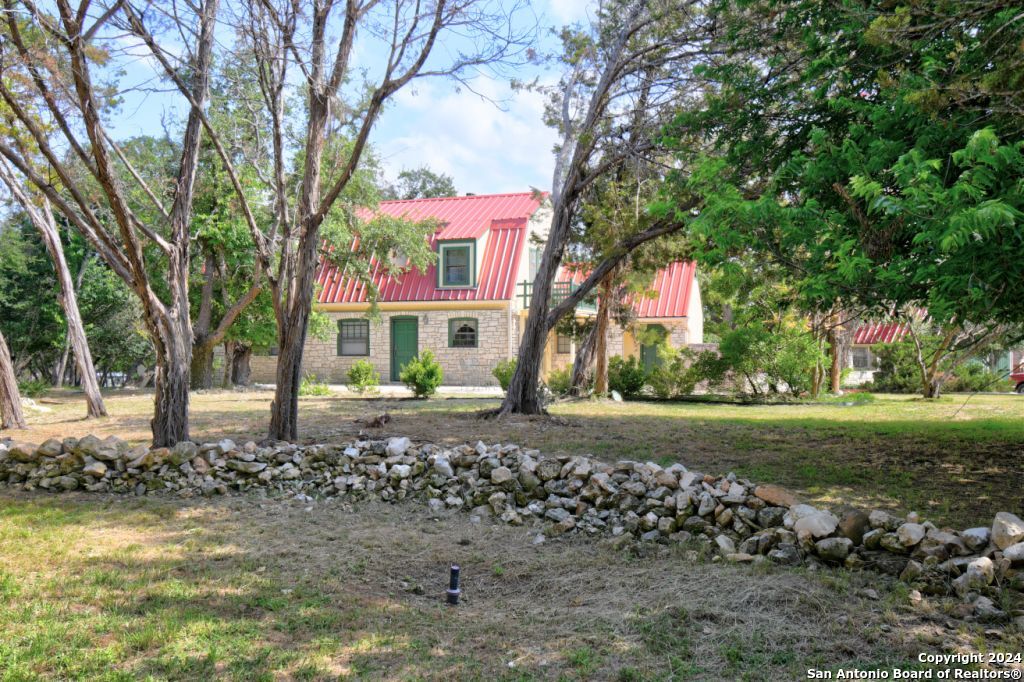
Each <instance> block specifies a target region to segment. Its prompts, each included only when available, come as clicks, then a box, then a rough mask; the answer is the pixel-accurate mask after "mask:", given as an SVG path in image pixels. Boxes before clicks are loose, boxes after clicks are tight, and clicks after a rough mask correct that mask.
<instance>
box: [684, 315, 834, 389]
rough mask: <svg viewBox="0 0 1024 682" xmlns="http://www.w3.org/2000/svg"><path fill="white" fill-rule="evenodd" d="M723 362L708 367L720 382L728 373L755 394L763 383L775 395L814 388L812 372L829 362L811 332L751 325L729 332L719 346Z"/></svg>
mask: <svg viewBox="0 0 1024 682" xmlns="http://www.w3.org/2000/svg"><path fill="white" fill-rule="evenodd" d="M719 352H720V354H721V355H720V358H719V360H718V361H717V362H710V361H708V362H707V364H706V365H704V367H706V371H707V373H708V376H707V377H705V378H708V379H714V380H716V382H720V381H722V380H723V379H724V377H725V375H726V374H728V373H732V374H735V375H736V376H737V377H742V378H743V379H745V382H746V385H747V386H749V387H750V389H751V390H752V391H753V392H754V393H755V394H760V393H762V392H763V390H762V383H763V384H766V385H767V389H768V391H770V392H772V393H790V394H792V395H799V394H800V393H802V392H804V391H807V390H808V389H809V388H810V387H811V380H812V372H813V371H814V369H815V367H817V366H818V364H819V363H823V362H824V360H825V358H824V355H823V354H822V352H821V350H820V349H819V348H818V344H817V343H816V342H815V340H814V338H813V337H812V336H811V334H810V333H809V332H807V331H804V330H802V329H799V328H796V327H788V326H784V327H782V328H780V329H771V328H768V327H767V326H764V325H757V324H751V325H750V326H748V327H742V328H739V329H735V330H733V331H731V332H728V333H727V334H726V335H725V336H724V337H723V338H722V342H721V344H719Z"/></svg>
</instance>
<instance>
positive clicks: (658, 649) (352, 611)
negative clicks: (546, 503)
mask: <svg viewBox="0 0 1024 682" xmlns="http://www.w3.org/2000/svg"><path fill="white" fill-rule="evenodd" d="M270 397H271V396H270V394H269V393H266V392H250V393H228V392H213V393H207V394H199V395H195V396H194V397H193V436H194V437H195V438H197V439H200V440H204V439H216V438H220V437H224V436H230V437H233V438H236V439H243V438H249V437H253V438H257V439H258V438H262V437H263V435H264V433H265V428H266V421H267V412H268V405H269V400H270ZM963 401H964V397H951V398H946V399H943V400H942V401H939V402H936V403H924V402H921V401H917V400H914V399H910V398H899V397H886V398H883V399H881V400H879V401H877V402H876V403H873V404H867V405H860V406H855V407H843V406H840V405H821V406H775V407H739V406H714V405H681V404H665V403H609V402H589V401H588V402H572V403H561V404H558V405H556V406H555V407H554V408H553V409H552V412H553V414H554V415H555V419H526V418H516V419H508V420H503V421H493V420H481V419H479V418H477V417H476V413H477V412H478V411H479V410H481V409H484V408H487V407H491V406H493V405H495V403H496V401H494V400H492V399H452V400H446V399H437V400H431V401H426V402H424V401H413V400H400V399H395V398H390V399H378V400H357V399H352V398H346V397H342V396H331V397H327V398H309V399H303V401H302V403H301V407H300V411H301V414H300V416H301V420H302V421H301V428H302V433H303V437H304V438H308V439H310V440H332V441H336V440H344V439H348V438H352V437H354V436H356V435H358V434H359V432H360V429H364V428H365V427H364V426H362V425H361V424H360V423H359V422H357V421H356V420H357V419H361V418H365V417H371V416H375V415H377V414H379V413H381V412H383V411H385V410H386V411H387V412H389V413H390V414H391V416H392V421H391V422H390V423H389V424H388V425H387V426H386V427H385V428H384V429H374V430H372V432H371V433H372V434H373V435H374V436H387V435H395V434H403V435H409V436H411V437H414V438H418V439H424V440H433V441H447V442H463V441H467V440H469V441H473V440H476V439H482V440H484V441H485V442H496V441H506V442H507V441H515V442H518V443H521V444H523V445H526V446H532V447H537V448H540V449H542V450H543V451H545V452H549V453H555V452H589V453H593V454H595V455H597V456H599V457H601V458H604V459H608V460H614V459H619V458H625V457H629V458H636V459H654V460H658V461H662V462H670V461H682V462H684V463H685V464H686V465H687V466H688V467H690V468H691V469H699V470H704V471H707V472H722V471H728V470H733V471H736V472H737V473H740V474H742V475H748V476H751V477H753V478H756V479H759V480H763V481H773V482H778V483H783V484H786V485H789V486H792V487H794V488H797V489H799V490H801V491H803V492H804V494H806V495H807V496H808V497H810V498H812V499H815V500H818V501H821V502H826V503H832V504H839V503H840V502H841V501H842V502H854V503H858V504H862V505H866V506H889V507H893V508H897V509H903V510H907V509H911V508H913V509H917V510H918V511H920V512H922V513H924V514H925V515H926V516H928V517H931V518H933V519H936V520H938V521H941V522H948V523H952V524H956V525H959V526H965V525H968V524H979V523H980V524H988V523H989V522H990V521H991V517H992V515H993V513H994V512H995V511H997V510H1001V509H1008V510H1011V511H1014V512H1017V513H1020V512H1021V511H1022V509H1021V506H1022V504H1021V492H1020V491H1021V490H1022V489H1024V485H1022V484H1024V480H1022V478H1024V476H1022V466H1021V465H1022V463H1024V461H1022V459H1024V420H1022V417H1024V400H1021V399H1019V398H1017V397H1015V396H977V397H975V398H972V399H971V400H970V402H968V403H967V405H966V407H964V408H963V409H959V408H960V406H961V404H962V403H963ZM40 404H41V406H42V407H44V408H45V409H47V410H49V411H46V412H38V411H32V412H30V414H29V419H30V422H31V428H30V429H29V430H28V431H27V432H25V433H17V432H15V433H13V434H12V435H16V436H17V437H18V438H20V439H25V440H32V441H36V442H40V441H42V440H44V439H45V438H47V437H50V436H66V435H75V436H81V435H84V434H86V433H96V434H98V435H101V436H102V435H105V434H111V433H113V434H117V435H119V436H122V437H126V438H129V439H132V440H136V441H140V442H141V441H145V439H146V438H147V437H148V420H149V418H150V414H149V411H150V409H151V397H150V396H148V395H145V394H131V393H115V394H111V395H110V396H109V397H108V399H107V404H108V408H109V409H110V411H111V416H110V417H109V418H106V419H103V420H99V421H85V420H83V419H81V417H80V415H81V414H83V413H84V407H83V404H82V402H81V399H80V397H79V396H76V395H74V394H72V393H68V392H63V393H55V394H51V395H50V396H48V397H46V398H44V399H42V400H40ZM958 410H959V411H958ZM6 433H7V432H5V435H6ZM534 533H535V531H533V532H531V530H530V529H529V528H515V527H509V526H504V525H496V524H492V523H490V522H488V521H485V522H483V523H471V522H470V520H469V519H468V517H467V515H466V514H464V513H459V512H450V513H448V512H446V513H443V514H441V515H439V516H433V517H432V516H431V514H430V513H429V512H428V511H427V509H426V508H425V507H424V506H423V505H420V504H418V503H416V502H408V503H403V504H397V505H386V504H382V503H375V502H359V503H356V504H349V503H346V502H343V501H337V500H330V501H326V502H317V503H313V504H302V503H299V502H295V501H289V500H278V499H266V498H262V497H258V496H256V495H249V496H244V497H228V498H218V499H201V500H179V499H170V498H152V497H150V498H135V497H116V496H106V495H88V494H78V493H76V494H66V495H61V496H56V495H50V494H42V493H26V492H23V491H17V490H12V489H0V680H31V679H40V678H43V679H110V680H122V679H123V680H128V679H139V678H143V679H146V678H149V679H178V680H206V679H247V680H250V679H268V680H269V679H337V678H344V679H396V680H407V679H408V680H419V679H445V680H464V679H466V680H529V679H562V680H592V679H599V680H603V679H610V680H622V681H626V680H665V679H705V680H719V679H727V680H733V679H750V680H789V679H804V678H805V671H806V670H807V669H808V668H812V667H817V668H823V669H831V670H834V669H836V668H838V667H843V668H847V669H849V668H859V669H865V668H873V667H893V666H900V667H908V666H914V665H918V664H916V663H914V661H916V660H917V655H918V654H919V653H922V652H947V653H950V652H984V651H989V650H994V651H1003V652H1019V651H1021V650H1022V649H1024V636H1022V634H1021V633H1019V632H1017V631H1015V630H1014V629H1013V628H1004V627H1001V626H1000V627H996V628H993V627H992V626H991V625H984V624H977V623H973V624H972V623H967V622H964V621H962V620H958V619H956V618H955V617H953V616H954V615H955V613H956V610H957V608H958V604H957V603H956V602H955V601H953V600H925V602H922V603H920V604H916V605H915V604H914V603H913V602H912V601H911V600H910V599H909V595H908V592H907V590H906V589H905V588H904V587H903V586H902V585H900V584H897V583H893V582H892V581H891V580H889V579H886V578H883V577H881V576H879V575H876V574H874V573H869V572H865V573H853V572H849V571H842V570H836V571H833V570H825V571H818V572H813V571H808V570H805V569H796V570H794V569H783V568H775V567H772V566H764V567H756V566H734V565H726V564H722V563H720V562H712V561H711V560H709V559H708V558H707V557H706V556H705V555H704V554H703V553H702V550H700V549H699V548H698V547H671V548H668V547H661V546H641V547H639V548H634V549H615V548H614V547H613V546H612V544H610V542H608V541H600V540H588V539H585V538H573V539H568V540H564V539H563V540H549V541H547V542H545V543H543V544H540V545H535V544H533V535H534ZM451 562H457V563H460V564H461V565H462V566H463V573H464V577H465V583H464V588H465V599H464V603H463V604H462V605H461V606H459V607H458V608H454V609H453V608H449V607H446V606H444V605H443V604H442V599H441V595H442V594H443V590H444V587H445V586H446V585H445V580H446V573H447V566H448V564H449V563H451ZM867 587H871V588H873V589H874V590H876V591H877V593H878V595H877V597H878V598H877V599H876V598H875V597H874V596H873V595H866V594H865V593H864V589H865V588H867ZM1004 606H1006V607H1012V605H1011V604H1005V605H1004Z"/></svg>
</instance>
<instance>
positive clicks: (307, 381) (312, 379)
mask: <svg viewBox="0 0 1024 682" xmlns="http://www.w3.org/2000/svg"><path fill="white" fill-rule="evenodd" d="M330 394H331V389H330V388H328V386H327V384H325V383H324V382H322V381H320V378H319V377H318V376H317V375H315V374H306V375H305V376H303V377H302V383H301V384H299V395H301V396H324V395H330Z"/></svg>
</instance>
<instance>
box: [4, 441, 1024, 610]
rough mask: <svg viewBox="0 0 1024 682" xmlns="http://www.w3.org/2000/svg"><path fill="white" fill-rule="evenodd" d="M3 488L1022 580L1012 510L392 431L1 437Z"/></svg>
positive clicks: (920, 578) (994, 584)
mask: <svg viewBox="0 0 1024 682" xmlns="http://www.w3.org/2000/svg"><path fill="white" fill-rule="evenodd" d="M2 484H6V485H8V486H17V487H19V488H23V489H26V490H35V489H41V490H49V491H52V492H61V491H70V490H86V491H93V492H109V493H125V494H134V495H154V494H165V495H167V494H170V495H178V496H181V497H191V496H199V495H223V494H229V493H240V492H245V491H250V490H254V489H264V490H266V491H269V492H273V493H276V494H279V495H288V496H301V498H302V499H311V498H312V497H330V496H341V495H345V496H348V497H352V498H359V497H368V496H374V497H378V498H380V499H382V500H386V501H387V500H402V499H404V498H407V497H413V498H418V499H422V500H425V501H426V503H427V504H428V505H429V507H430V508H431V509H432V510H442V509H466V510H471V511H472V513H474V514H476V515H481V516H482V515H488V516H494V517H495V518H496V519H498V520H500V521H501V522H504V523H509V524H513V525H524V524H528V525H531V526H533V527H535V528H536V529H537V531H538V534H537V536H536V537H537V541H538V542H541V541H544V540H545V539H546V538H553V537H557V536H560V535H583V536H611V537H613V538H621V542H624V543H626V542H632V541H639V542H660V543H670V542H684V541H697V542H703V543H706V544H707V545H709V547H710V548H712V550H713V551H715V552H717V553H719V554H720V555H721V556H722V557H723V558H724V559H726V560H728V561H734V562H764V561H770V562H774V563H777V564H784V565H799V564H811V565H836V566H845V567H847V568H850V569H862V568H869V569H874V570H877V571H881V572H883V573H887V574H891V575H893V576H898V577H899V578H900V579H901V580H904V581H905V582H907V583H910V584H911V585H913V586H914V587H915V588H917V589H919V590H921V591H923V592H925V593H933V594H945V593H949V592H953V593H956V594H957V595H959V596H962V597H964V598H966V599H969V600H971V601H972V602H974V603H976V604H983V605H985V608H988V609H989V610H990V611H991V610H992V609H995V607H994V606H991V605H992V602H991V600H989V599H988V598H987V597H984V601H982V600H981V597H983V595H984V594H985V593H986V592H990V591H993V590H994V589H996V588H1001V587H1007V588H1011V589H1016V590H1024V521H1022V520H1021V519H1020V518H1018V517H1017V516H1015V515H1014V514H1012V513H1009V512H1000V513H998V514H996V517H995V519H994V521H993V522H992V524H991V525H989V526H979V527H976V528H969V529H966V530H955V529H952V528H939V527H937V526H936V525H934V524H932V523H930V522H928V521H925V520H922V519H920V518H918V516H917V515H916V514H913V513H912V514H909V515H908V516H907V517H906V518H898V517H896V516H893V515H891V514H889V513H887V512H885V511H877V510H876V511H871V512H864V511H859V510H849V511H847V512H845V513H843V514H840V515H836V514H833V513H832V512H830V511H827V510H824V509H819V508H816V507H813V506H811V505H808V504H804V503H801V501H800V500H798V499H797V498H796V497H795V496H794V495H793V494H792V493H790V492H788V491H786V490H784V489H782V488H780V487H778V486H774V485H757V484H754V483H752V482H751V481H748V480H744V479H740V478H738V477H736V476H735V475H733V474H728V475H726V476H717V477H716V476H711V475H706V474H703V473H699V472H696V471H689V470H687V468H686V467H684V466H683V465H682V464H673V465H672V466H669V467H661V466H659V465H657V464H654V463H652V462H633V461H621V462H617V463H615V464H605V463H602V462H598V461H596V460H593V459H591V458H589V457H586V456H559V457H544V456H541V454H540V453H539V452H538V451H536V450H525V449H522V448H520V447H519V446H516V445H490V446H488V445H485V444H483V443H477V444H476V445H475V446H473V445H462V446H458V447H453V448H449V447H442V446H439V445H435V444H431V443H422V444H414V443H412V442H411V441H410V440H409V439H408V438H390V439H388V440H361V441H356V442H353V443H346V444H340V445H326V444H318V445H305V446H301V445H295V444H291V443H275V444H270V445H258V444H256V443H253V442H248V443H244V444H242V445H238V444H236V443H234V442H232V441H230V440H223V441H220V442H217V443H205V444H196V443H191V442H185V443H179V444H178V445H176V446H175V447H174V448H172V449H167V448H153V449H150V448H147V447H145V446H139V447H135V448H130V447H129V446H128V445H127V444H126V443H124V442H123V441H120V440H118V439H117V438H114V437H109V438H107V439H105V440H100V439H98V438H95V437H93V436H86V437H85V438H82V439H75V438H66V439H64V440H63V441H60V440H55V439H52V440H48V441H46V442H45V443H43V444H42V445H35V444H30V443H18V442H11V441H0V485H2ZM616 542H618V541H616ZM995 611H996V612H998V609H995ZM999 613H1000V614H1001V612H999ZM989 615H990V616H998V614H996V613H994V612H993V613H990V614H989Z"/></svg>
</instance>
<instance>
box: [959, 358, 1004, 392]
mask: <svg viewBox="0 0 1024 682" xmlns="http://www.w3.org/2000/svg"><path fill="white" fill-rule="evenodd" d="M1012 388H1013V386H1012V383H1011V382H1010V381H1009V380H1008V379H1006V378H1005V377H1004V376H1003V374H1002V373H1000V372H992V371H990V370H989V369H988V368H987V367H985V365H983V364H981V363H980V362H967V363H964V364H963V365H960V366H959V367H957V368H956V369H954V370H953V376H952V377H950V378H949V379H947V384H946V390H947V391H949V392H950V393H973V392H975V391H1009V390H1011V389H1012Z"/></svg>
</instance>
